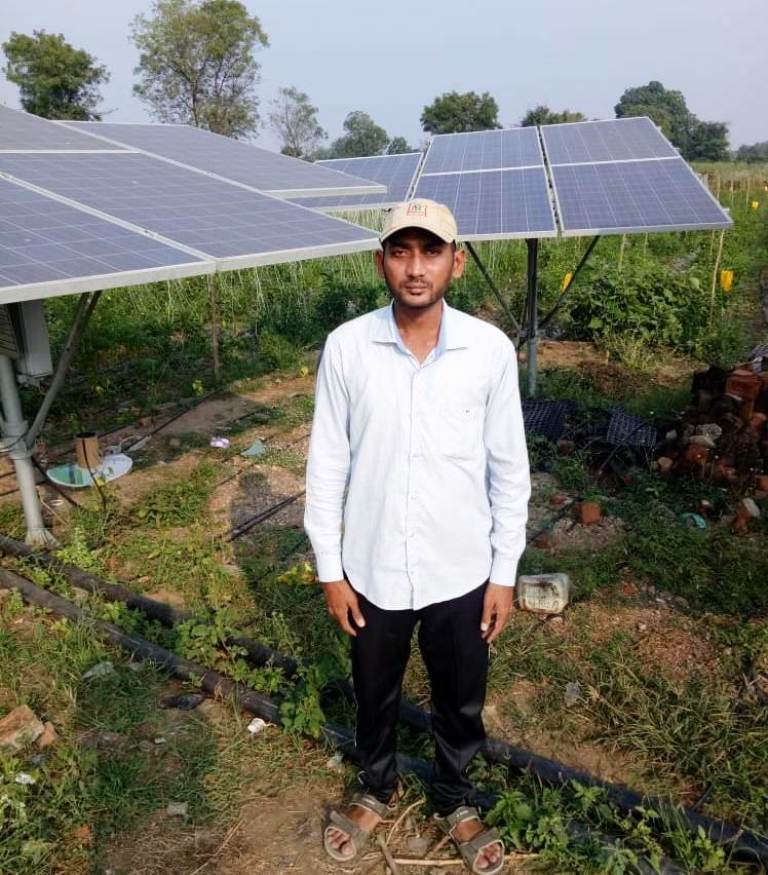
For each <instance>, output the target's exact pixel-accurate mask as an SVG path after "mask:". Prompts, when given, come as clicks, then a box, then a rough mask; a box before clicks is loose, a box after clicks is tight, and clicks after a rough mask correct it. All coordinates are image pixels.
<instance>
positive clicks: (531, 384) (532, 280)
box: [525, 238, 539, 398]
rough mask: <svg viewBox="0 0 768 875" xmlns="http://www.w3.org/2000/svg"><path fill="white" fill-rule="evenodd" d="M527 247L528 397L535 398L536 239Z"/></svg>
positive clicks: (537, 271) (537, 246)
mask: <svg viewBox="0 0 768 875" xmlns="http://www.w3.org/2000/svg"><path fill="white" fill-rule="evenodd" d="M525 242H526V244H527V246H528V307H527V309H528V395H529V397H531V398H535V397H536V376H537V369H538V362H537V353H538V338H537V334H538V332H539V324H538V318H539V312H538V309H539V302H538V273H539V241H538V240H537V239H536V238H533V239H530V240H526V241H525Z"/></svg>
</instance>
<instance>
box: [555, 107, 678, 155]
mask: <svg viewBox="0 0 768 875" xmlns="http://www.w3.org/2000/svg"><path fill="white" fill-rule="evenodd" d="M541 136H542V138H543V140H544V147H545V150H546V153H547V158H548V160H549V162H550V164H581V163H590V164H591V163H594V162H596V161H629V160H632V159H637V158H677V157H679V153H678V151H677V149H675V147H674V146H673V145H672V144H671V143H670V142H669V140H667V139H666V137H664V135H663V134H662V133H661V132H660V131H659V129H658V128H657V127H656V125H654V123H653V122H652V121H651V120H650V119H649V118H645V117H639V118H623V119H610V120H607V121H596V122H568V123H565V124H559V125H542V127H541Z"/></svg>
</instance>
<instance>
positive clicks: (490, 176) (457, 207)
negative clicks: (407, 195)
mask: <svg viewBox="0 0 768 875" xmlns="http://www.w3.org/2000/svg"><path fill="white" fill-rule="evenodd" d="M416 197H426V198H431V199H432V200H435V201H438V202H439V203H444V204H446V205H447V206H448V207H450V209H451V210H452V211H453V214H454V216H455V217H456V223H457V225H458V228H459V237H460V238H461V239H463V240H473V239H493V238H512V237H552V236H554V235H555V233H556V230H555V222H554V217H553V214H552V206H551V202H550V199H549V188H548V184H547V179H546V176H545V174H544V171H543V168H531V169H524V170H523V169H519V170H497V171H488V172H485V173H448V174H433V175H430V176H422V177H421V178H420V179H419V183H418V186H417V188H416Z"/></svg>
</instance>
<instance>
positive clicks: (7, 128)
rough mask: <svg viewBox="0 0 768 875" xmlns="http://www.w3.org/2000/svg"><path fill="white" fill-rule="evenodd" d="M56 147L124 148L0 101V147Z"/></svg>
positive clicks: (115, 149)
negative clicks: (13, 107) (11, 107)
mask: <svg viewBox="0 0 768 875" xmlns="http://www.w3.org/2000/svg"><path fill="white" fill-rule="evenodd" d="M58 149H84V150H87V151H102V150H104V149H110V150H113V151H125V149H124V147H123V146H110V145H107V144H106V143H104V142H103V141H102V140H97V139H95V138H94V137H89V136H88V134H87V133H84V132H82V131H76V130H72V129H71V128H67V127H64V126H63V125H58V124H56V123H54V122H51V121H47V120H46V119H42V118H39V117H38V116H36V115H31V114H30V113H27V112H22V111H21V110H18V109H10V108H9V107H7V106H2V105H0V151H7V150H13V151H27V150H37V151H50V152H53V151H56V150H58Z"/></svg>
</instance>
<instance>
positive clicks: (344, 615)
mask: <svg viewBox="0 0 768 875" xmlns="http://www.w3.org/2000/svg"><path fill="white" fill-rule="evenodd" d="M336 622H337V623H338V624H339V626H341V628H342V630H343V631H344V632H346V633H347V635H351V636H352V637H353V638H357V632H356V631H355V630H354V629H353V628H352V624H351V623H350V622H349V611H348V610H347V606H346V605H344V609H343V611H341V612H340V613H338V614H336Z"/></svg>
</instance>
